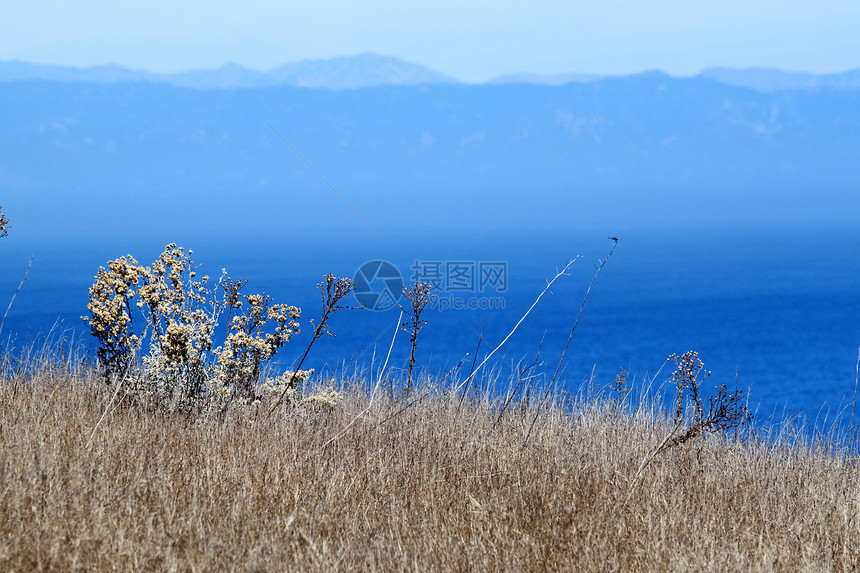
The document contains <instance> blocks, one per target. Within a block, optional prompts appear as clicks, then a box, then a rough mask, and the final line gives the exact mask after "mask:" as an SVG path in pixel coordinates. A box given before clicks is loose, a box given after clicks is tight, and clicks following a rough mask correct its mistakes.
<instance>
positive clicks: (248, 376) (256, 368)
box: [82, 243, 312, 409]
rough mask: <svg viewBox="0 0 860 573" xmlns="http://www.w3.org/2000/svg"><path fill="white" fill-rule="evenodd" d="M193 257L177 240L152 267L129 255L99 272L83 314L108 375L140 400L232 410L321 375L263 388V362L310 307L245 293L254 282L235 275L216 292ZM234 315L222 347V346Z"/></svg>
mask: <svg viewBox="0 0 860 573" xmlns="http://www.w3.org/2000/svg"><path fill="white" fill-rule="evenodd" d="M191 254H192V252H191V251H188V252H187V253H186V251H185V250H184V249H183V248H182V247H177V246H176V244H174V243H172V244H169V245H167V246H166V247H165V249H164V252H163V253H161V255H160V256H159V258H158V259H157V260H156V261H155V262H153V263H152V265H150V266H147V267H144V266H142V265H140V264H139V263H138V262H137V261H136V260H135V259H134V257H132V256H131V255H127V256H124V257H120V258H118V259H115V260H113V261H110V262H108V265H107V268H99V271H98V273H97V275H96V277H95V279H96V280H95V283H94V284H93V285H92V286H91V287H90V289H89V292H90V301H89V304H88V305H87V308H88V309H89V312H90V314H89V316H84V317H82V318H83V319H84V321H86V322H87V323H88V324H89V326H90V332H91V333H92V335H93V336H95V337H96V339H97V340H98V341H99V348H98V351H97V356H98V359H99V362H100V363H101V365H102V367H103V368H104V372H105V376H106V379H107V380H108V381H109V382H113V381H117V380H118V381H121V382H122V381H125V380H128V385H127V389H128V391H129V394H130V395H131V397H132V398H133V399H137V400H139V401H143V402H146V403H152V404H154V405H157V406H160V407H167V408H169V409H176V408H180V409H189V408H199V407H206V408H218V409H224V408H226V407H228V406H229V405H231V404H232V403H235V402H237V401H239V402H242V403H251V402H254V401H256V400H259V399H261V398H264V397H265V396H266V395H267V394H270V393H274V392H278V391H280V388H282V387H283V384H282V383H279V380H288V379H297V380H300V381H304V380H306V379H307V378H308V377H309V376H310V374H311V373H312V371H299V372H295V373H293V372H290V373H288V374H289V378H283V376H282V377H280V378H278V379H274V380H270V381H267V383H266V384H262V385H261V384H259V383H258V382H259V380H260V376H261V371H262V366H263V365H264V363H265V362H266V361H268V360H270V359H271V358H272V357H273V356H275V354H277V352H278V350H279V349H280V348H281V347H282V346H284V344H286V343H287V342H288V341H289V340H290V338H291V337H292V335H293V334H295V333H297V332H298V327H299V324H298V322H297V321H298V319H299V317H300V312H301V311H300V310H299V309H298V308H296V307H294V306H287V305H285V304H273V301H272V299H271V297H269V296H268V295H266V294H251V295H245V294H243V293H242V289H243V288H244V286H245V284H246V283H247V281H240V280H231V279H230V277H228V276H227V273H226V270H222V274H221V278H220V279H219V280H218V282H217V284H216V285H214V286H211V281H210V279H209V277H208V276H204V277H201V278H199V279H198V277H197V274H196V272H195V271H194V263H193V261H192V260H191ZM225 315H226V318H225V320H224V328H223V343H222V344H221V345H219V346H214V342H213V339H214V338H215V336H216V328H217V327H218V326H219V320H220V318H221V317H222V316H225ZM135 317H138V323H140V322H141V319H142V324H140V326H141V327H142V328H141V327H138V324H137V323H136V322H135ZM219 332H220V331H219ZM138 358H139V359H138Z"/></svg>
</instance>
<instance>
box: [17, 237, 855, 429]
mask: <svg viewBox="0 0 860 573" xmlns="http://www.w3.org/2000/svg"><path fill="white" fill-rule="evenodd" d="M608 237H609V233H608V232H601V231H599V230H588V231H580V230H575V229H571V230H566V231H565V230H562V231H553V232H549V231H547V232H546V233H544V234H540V233H535V232H530V233H528V234H523V235H518V234H517V233H515V232H505V233H504V234H490V235H489V236H486V237H481V238H479V239H477V240H476V239H475V237H474V236H470V235H469V234H468V233H462V234H461V235H458V234H457V233H456V232H450V233H447V234H445V235H442V236H428V235H425V236H400V237H382V238H380V237H378V236H374V235H373V234H372V233H367V234H366V235H365V236H338V235H336V234H332V233H329V234H327V235H326V236H324V237H315V238H313V239H312V240H311V239H303V238H302V237H301V236H299V237H267V238H266V237H249V236H238V237H237V236H223V235H219V236H218V237H212V236H208V237H207V236H198V237H187V238H185V239H184V240H183V241H182V242H181V243H180V244H182V245H183V246H185V247H187V248H191V249H192V250H193V251H194V255H193V258H194V260H195V262H196V263H198V264H199V265H200V268H199V272H201V274H202V273H209V274H210V275H213V276H217V275H218V274H220V272H221V269H222V268H226V269H227V270H228V272H229V274H230V275H231V276H233V277H241V278H244V279H248V281H249V283H248V286H247V287H246V291H247V292H248V293H254V292H263V291H265V292H266V293H268V294H270V295H271V296H272V297H274V299H275V301H276V302H284V303H288V304H293V305H296V306H299V307H300V308H301V309H302V318H301V321H300V323H301V326H302V329H301V333H300V334H299V335H297V336H295V337H294V338H293V339H292V340H291V341H290V342H289V344H287V345H286V346H285V347H284V348H283V349H282V350H281V352H280V354H279V355H278V359H277V361H278V364H277V365H276V367H277V368H287V367H289V366H290V365H295V362H296V360H297V359H298V357H299V356H301V354H302V352H303V351H304V349H305V347H306V346H307V342H308V340H309V339H310V335H311V333H312V331H313V326H312V324H311V320H312V319H313V320H315V321H316V320H318V319H319V315H320V313H321V301H320V295H319V292H318V291H317V290H316V287H315V285H316V283H318V282H320V280H321V279H322V277H323V276H324V275H325V274H327V273H333V274H335V275H337V276H344V277H349V278H354V279H356V280H357V282H358V283H359V291H360V292H358V293H357V294H356V296H352V297H350V298H349V300H348V301H347V303H348V304H350V305H352V306H355V307H358V306H361V305H365V306H366V307H373V306H376V309H370V308H365V309H346V310H343V311H341V312H340V313H338V314H337V315H335V316H334V317H333V318H332V320H331V322H330V329H331V331H332V332H333V333H334V335H333V336H324V337H323V338H322V339H321V340H320V341H318V343H317V344H316V345H315V346H314V347H313V349H312V351H311V353H310V355H309V356H308V359H307V361H306V363H305V365H304V366H303V367H304V368H307V367H312V368H315V369H316V372H317V376H318V377H320V378H322V379H327V378H330V377H332V376H339V375H346V374H350V373H352V372H355V370H356V368H358V369H359V370H362V371H364V372H372V373H373V375H374V376H376V375H377V374H378V373H379V370H380V368H381V366H382V364H383V362H384V361H385V358H386V356H387V355H388V351H389V347H391V345H392V339H394V342H393V348H392V351H391V355H390V358H389V360H388V367H389V369H391V370H392V372H394V373H395V374H396V373H397V371H398V370H401V371H402V369H404V368H405V367H406V365H407V363H408V357H409V349H410V344H409V335H408V334H407V333H405V332H402V331H401V332H397V333H396V331H397V326H398V324H399V320H400V310H399V305H405V304H406V301H405V299H397V297H396V296H394V293H395V291H396V290H397V287H398V286H399V284H400V283H398V282H397V281H398V280H399V281H401V283H403V284H406V283H411V282H414V281H416V280H420V281H426V282H431V283H433V284H434V286H435V287H436V288H435V289H434V292H435V293H436V296H437V298H436V300H435V301H434V303H432V305H431V307H428V309H427V310H426V311H425V313H424V318H425V319H426V320H427V324H426V326H425V328H424V329H423V330H422V331H421V333H420V339H419V343H418V354H417V364H416V367H417V368H419V369H420V370H421V371H422V372H423V373H427V374H430V375H434V376H436V377H438V376H441V375H444V373H447V372H449V371H450V370H452V369H454V368H456V367H457V365H460V369H459V370H456V371H455V372H454V373H453V374H451V377H452V379H455V378H457V376H460V378H462V377H463V376H464V375H465V374H467V373H468V371H469V369H470V368H471V367H472V364H474V363H478V364H480V363H481V362H483V360H484V359H485V358H486V357H487V355H488V354H489V353H490V352H491V351H492V350H493V349H495V348H496V347H497V346H499V345H500V344H501V343H502V341H503V340H504V339H505V337H507V336H508V335H509V334H510V333H511V332H512V330H514V327H515V325H517V323H518V321H520V320H521V319H523V316H524V315H526V313H527V311H528V310H529V308H530V307H531V306H532V305H533V303H535V300H536V299H537V298H538V296H539V295H541V293H542V292H544V290H545V289H546V287H547V284H548V281H550V280H552V279H553V277H555V276H556V274H557V272H558V271H559V270H561V269H562V268H563V267H564V266H565V264H566V263H567V262H568V261H570V260H573V259H575V260H574V263H573V264H572V266H570V268H569V269H568V272H567V273H566V274H565V275H564V276H561V277H559V278H558V279H557V280H556V281H555V282H554V283H553V284H552V286H551V287H550V288H549V289H548V290H546V292H545V293H544V294H543V296H541V298H540V300H539V301H538V302H537V304H535V305H534V307H533V309H532V310H531V311H530V312H529V313H528V315H527V316H525V318H524V319H523V320H522V322H521V323H520V324H519V326H518V327H517V328H516V330H515V332H514V333H513V334H512V335H511V336H510V337H509V339H508V340H507V342H506V343H505V344H504V345H502V346H501V347H499V348H498V350H497V352H496V353H495V354H494V355H493V356H492V357H491V358H490V360H489V361H488V362H487V364H486V365H485V367H484V368H485V369H487V370H488V371H493V372H495V373H497V375H498V376H497V379H498V382H497V383H498V384H499V386H500V387H507V381H508V380H509V377H510V375H511V373H512V372H515V371H517V369H522V368H523V367H525V366H527V365H530V364H532V363H536V367H535V370H534V371H533V372H536V373H538V374H539V375H541V376H543V378H541V376H538V378H535V379H534V380H535V382H534V383H535V384H539V383H540V380H546V379H548V378H550V377H551V376H552V374H553V372H554V370H555V368H556V366H557V365H558V362H559V358H560V356H561V352H562V350H563V348H564V346H565V343H566V341H567V339H568V336H569V335H570V332H571V329H572V327H573V325H574V322H575V321H576V318H577V315H578V313H579V311H580V307H581V306H582V303H583V299H584V297H585V295H586V290H587V288H588V285H589V283H590V282H591V281H592V279H594V277H595V272H596V270H597V267H598V265H599V264H600V262H601V261H602V260H604V259H605V258H606V257H607V255H608V254H609V253H610V249H611V248H612V246H613V244H614V241H613V240H610V239H609V238H608ZM10 239H11V237H10ZM168 239H169V240H174V239H170V238H168ZM618 239H619V241H618V245H617V247H616V248H615V251H614V252H613V253H612V256H611V257H610V259H609V260H608V261H606V264H605V265H604V266H603V268H602V269H601V270H600V273H599V274H598V275H597V278H596V280H594V284H593V286H592V289H591V291H590V293H589V294H588V297H587V300H586V301H585V305H584V307H583V310H582V316H581V319H580V321H579V323H578V325H577V326H576V329H575V331H574V333H573V337H572V339H571V343H570V347H569V349H568V351H567V354H566V357H565V361H564V364H563V371H562V375H561V378H560V380H562V382H563V384H564V387H565V389H566V390H568V391H570V392H578V391H579V390H580V389H581V388H583V387H584V386H587V387H589V388H591V389H592V390H593V389H595V388H596V389H598V390H599V389H601V388H608V387H609V386H610V384H611V383H612V381H613V380H614V379H615V377H616V375H617V374H618V372H619V370H621V369H624V370H625V371H626V372H627V373H628V376H629V379H630V380H631V381H632V384H633V385H634V387H636V388H638V389H640V390H643V389H644V388H646V387H647V388H649V389H650V391H664V392H669V391H670V390H671V388H670V387H669V384H670V379H671V372H672V370H673V369H674V368H673V366H672V365H671V364H670V363H668V362H667V359H668V357H669V356H670V355H671V354H673V353H675V354H679V355H680V354H682V353H684V352H686V351H688V350H695V351H697V352H698V353H699V357H700V359H701V360H702V361H703V362H704V365H705V368H706V369H707V370H710V371H711V372H712V374H711V376H710V378H709V379H708V380H707V381H706V382H705V386H706V387H713V386H714V385H717V384H726V385H727V386H728V387H729V388H738V389H740V390H743V391H744V392H745V393H747V396H748V401H749V406H750V408H751V410H753V411H754V412H755V413H756V417H757V418H758V419H759V420H774V421H778V420H783V419H785V417H786V416H795V415H802V416H805V417H806V418H807V419H808V420H809V421H811V422H817V423H819V424H822V423H823V424H827V423H829V422H830V421H832V420H834V418H835V417H836V416H838V415H841V416H842V417H843V419H844V418H846V417H850V415H851V408H852V401H853V396H854V391H855V386H856V366H857V360H858V347H860V264H858V262H860V232H858V230H857V229H856V228H853V227H843V228H833V227H829V228H825V227H823V226H804V225H802V224H797V225H794V226H780V227H776V226H774V227H759V228H744V227H738V228H733V229H727V228H715V229H711V230H704V229H702V228H690V227H688V228H686V229H679V230H677V231H673V230H669V229H665V228H663V229H653V230H649V229H641V230H630V231H628V232H627V233H626V234H624V235H622V236H619V237H618ZM165 242H167V241H165V240H164V239H162V240H161V241H157V240H155V239H147V240H140V239H136V240H122V239H118V238H117V239H113V238H108V239H101V240H95V239H93V238H89V239H88V238H77V239H69V240H68V241H59V240H46V241H43V242H38V241H36V242H29V243H28V244H24V243H22V242H13V241H11V240H8V241H7V242H6V243H5V244H2V243H0V247H2V248H3V250H2V251H0V300H2V306H3V309H4V310H5V307H6V305H7V304H8V301H9V300H10V299H11V297H12V295H13V293H14V292H15V290H16V288H17V287H18V284H19V282H20V281H21V278H22V277H23V275H24V271H25V270H26V268H27V264H28V261H29V259H30V257H31V256H32V257H33V264H32V269H31V271H30V273H29V275H28V277H27V280H26V281H25V282H24V284H23V286H22V287H21V289H20V292H18V294H17V296H16V298H15V300H14V304H13V305H12V307H11V310H10V311H9V315H8V317H7V319H6V323H5V325H4V329H3V332H2V335H0V337H2V345H4V346H5V347H7V348H10V349H12V350H13V351H15V350H16V349H22V348H27V347H28V346H30V345H32V344H37V345H38V344H40V343H41V342H43V341H44V340H45V336H46V335H47V334H48V333H50V336H51V337H52V339H53V340H58V339H63V340H65V341H67V343H71V344H80V345H82V346H83V347H85V348H87V349H89V350H90V351H92V349H93V342H94V340H93V339H92V338H91V337H90V336H89V334H88V332H87V329H86V326H85V325H84V323H83V322H82V321H81V319H80V317H81V315H84V314H86V305H87V296H88V295H87V289H88V287H89V286H90V284H92V281H93V276H94V274H95V272H96V271H97V269H98V268H99V266H100V265H104V264H105V263H106V261H107V260H109V259H112V258H116V257H118V256H121V255H123V254H127V253H130V254H133V255H134V256H135V257H136V258H137V259H138V260H139V261H140V262H141V263H144V264H146V263H149V262H151V261H153V260H154V259H155V258H156V257H157V256H158V254H159V253H160V251H161V249H162V248H163V246H164V243H165ZM577 257H578V258H577ZM395 333H396V337H395ZM69 341H70V342H69ZM488 378H489V377H488ZM858 415H860V412H858Z"/></svg>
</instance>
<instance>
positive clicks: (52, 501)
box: [0, 356, 860, 571]
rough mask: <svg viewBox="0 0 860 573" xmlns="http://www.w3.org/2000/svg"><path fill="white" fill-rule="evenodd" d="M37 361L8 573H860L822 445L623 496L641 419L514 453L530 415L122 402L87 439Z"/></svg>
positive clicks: (2, 421)
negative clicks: (172, 408)
mask: <svg viewBox="0 0 860 573" xmlns="http://www.w3.org/2000/svg"><path fill="white" fill-rule="evenodd" d="M30 361H31V362H30V364H29V365H28V364H26V363H24V365H23V366H22V365H21V364H12V363H10V362H8V361H7V363H6V364H5V366H4V367H3V368H0V372H5V374H4V375H3V378H4V379H2V380H0V570H2V571H31V570H39V571H49V570H50V571H281V570H288V571H296V570H302V571H323V570H325V571H347V570H386V571H387V570H414V571H430V570H445V571H448V570H459V571H464V570H489V571H496V570H588V571H619V570H622V571H641V570H659V571H669V570H671V571H684V570H696V571H732V570H757V571H759V570H765V571H767V570H776V571H798V570H815V571H820V570H837V571H838V570H842V571H850V570H857V569H859V568H860V522H858V512H860V470H858V467H857V463H856V461H857V460H856V459H855V458H852V457H850V455H849V454H848V453H846V452H842V451H840V450H839V449H838V448H836V447H835V446H833V445H832V444H831V445H830V446H828V443H827V442H818V445H811V444H810V443H808V442H807V443H798V442H790V441H789V440H787V439H771V440H766V439H764V438H755V437H752V438H748V439H745V440H743V441H741V440H733V439H730V438H725V437H719V436H716V437H714V436H712V437H709V438H707V439H697V440H692V441H690V442H687V443H685V444H682V445H680V446H678V447H674V448H671V449H669V450H667V451H665V452H662V453H661V454H660V455H658V456H656V457H654V459H653V461H651V463H649V464H648V465H647V466H646V467H645V468H644V469H643V470H642V473H641V477H640V478H639V479H637V480H634V477H635V476H636V474H637V470H638V468H639V467H640V464H641V462H642V460H643V459H645V458H646V457H647V456H648V455H649V453H650V452H652V451H653V450H654V448H656V447H657V446H658V445H659V443H660V442H661V440H662V439H663V438H664V437H665V434H666V432H667V431H668V430H669V429H670V421H669V419H668V417H667V416H665V415H663V414H660V413H659V412H656V411H655V410H654V409H649V408H639V409H636V410H635V411H634V410H630V409H625V410H619V409H618V408H616V407H614V405H613V404H612V403H611V402H610V401H600V400H591V401H587V402H575V401H570V402H567V403H561V402H559V401H556V403H555V404H554V405H552V406H550V407H548V408H545V409H544V410H543V411H542V412H541V413H540V414H539V415H538V417H537V421H536V423H535V425H534V428H533V429H532V430H531V434H530V436H529V439H528V440H527V441H525V442H524V438H525V436H526V435H527V433H528V431H529V426H530V424H531V421H532V417H533V416H534V414H535V412H534V408H533V407H532V406H526V405H524V404H523V403H516V402H515V403H513V404H511V405H509V406H508V407H507V408H506V409H505V411H504V415H503V416H502V417H501V419H499V416H498V413H499V404H498V403H497V402H492V401H491V400H490V399H488V398H476V399H474V400H466V401H464V402H463V403H462V406H460V402H459V400H458V399H453V398H452V397H451V396H450V395H446V394H444V393H435V394H430V395H427V396H426V397H424V398H423V399H421V400H417V401H415V398H416V397H417V396H418V394H417V392H418V391H419V390H417V389H414V392H413V397H412V400H413V401H412V402H411V403H412V404H413V405H412V406H411V407H407V408H405V409H404V407H405V406H407V403H405V402H403V401H402V399H397V398H394V397H392V396H390V395H387V396H379V397H377V399H375V400H374V401H373V402H372V403H370V401H369V398H368V394H367V392H366V391H364V390H360V389H355V390H349V389H347V390H346V392H345V400H344V401H343V402H341V403H340V404H339V405H338V406H337V407H335V408H333V409H329V408H324V407H323V408H313V407H311V406H307V407H303V408H297V409H293V410H291V411H287V410H284V411H280V410H279V411H278V412H277V413H276V414H275V415H273V416H271V417H266V416H265V415H259V416H257V415H255V414H254V413H253V411H252V410H248V411H236V412H232V413H228V414H226V415H221V416H216V415H206V416H197V417H191V416H189V415H187V414H181V413H174V414H165V413H156V412H147V411H145V410H142V409H140V408H130V407H127V406H126V405H125V404H124V403H120V405H119V406H117V407H113V406H112V407H111V409H110V410H109V413H108V415H107V416H106V417H105V420H104V421H103V423H102V424H101V425H100V426H99V427H98V430H97V431H96V432H95V433H94V434H93V429H94V428H95V427H96V425H97V422H98V420H99V419H100V418H101V416H102V414H103V412H104V411H105V408H106V407H107V406H108V404H109V402H110V400H111V396H112V392H111V389H110V388H107V387H105V386H104V385H103V383H102V382H101V381H100V378H99V377H98V375H97V374H96V373H94V372H93V371H90V370H88V367H87V366H86V365H82V364H81V363H80V362H78V361H76V360H74V359H69V358H67V357H66V358H64V357H61V356H41V357H39V356H34V357H31V358H30ZM32 361H38V363H37V364H33V363H32ZM425 387H426V386H425ZM419 388H420V387H419ZM497 420H498V423H497ZM91 437H92V441H91V442H90V438H91ZM88 442H89V447H88V446H87V444H88Z"/></svg>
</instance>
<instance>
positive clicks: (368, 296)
mask: <svg viewBox="0 0 860 573" xmlns="http://www.w3.org/2000/svg"><path fill="white" fill-rule="evenodd" d="M353 281H355V291H353V292H354V294H355V300H357V301H358V303H359V304H361V305H364V307H365V308H367V309H369V310H374V311H381V310H388V309H389V308H391V307H392V306H394V305H396V304H397V301H398V300H400V295H401V294H402V292H403V277H402V276H401V275H400V271H398V270H397V267H395V266H394V265H392V264H391V263H389V262H388V261H368V262H366V263H364V264H363V265H361V266H360V267H358V270H357V271H355V278H353Z"/></svg>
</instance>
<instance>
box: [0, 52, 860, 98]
mask: <svg viewBox="0 0 860 573" xmlns="http://www.w3.org/2000/svg"><path fill="white" fill-rule="evenodd" d="M634 75H636V74H634ZM607 77H608V76H601V75H595V74H554V75H548V74H529V73H522V74H511V75H505V76H500V77H498V78H495V79H493V80H491V81H489V82H487V83H488V84H494V85H504V84H534V85H545V86H560V85H564V84H569V83H589V82H594V81H596V80H600V79H604V78H607ZM696 77H699V78H705V79H709V80H712V81H715V82H718V83H721V84H725V85H729V86H734V87H742V88H748V89H752V90H755V91H758V92H763V93H771V92H776V91H784V90H796V89H804V90H808V89H821V88H831V89H840V90H855V89H860V69H857V70H852V71H847V72H843V73H838V74H812V73H802V72H785V71H782V70H778V69H773V68H749V69H730V68H710V69H707V70H705V71H703V72H701V73H700V74H698V76H696ZM21 80H47V81H62V82H92V83H117V82H152V83H164V84H171V85H175V86H179V87H186V88H194V89H234V88H235V89H249V88H264V87H272V86H295V87H309V88H330V89H355V88H366V87H375V86H411V85H421V84H455V83H459V82H458V81H457V80H456V79H454V78H452V77H450V76H446V75H444V74H441V73H438V72H435V71H433V70H430V69H428V68H426V67H424V66H421V65H418V64H413V63H409V62H405V61H403V60H400V59H397V58H392V57H388V56H379V55H376V54H361V55H357V56H345V57H340V58H333V59H329V60H304V61H301V62H297V63H292V64H287V65H284V66H281V67H279V68H276V69H274V70H271V71H268V72H260V71H256V70H251V69H248V68H245V67H242V66H240V65H238V64H226V65H224V66H222V67H220V68H218V69H214V70H196V71H190V72H182V73H175V74H156V73H151V72H146V71H142V70H130V69H128V68H123V67H121V66H116V65H106V66H95V67H89V68H75V67H68V66H50V65H39V64H30V63H26V62H19V61H6V62H3V61H0V82H4V81H5V82H9V81H21Z"/></svg>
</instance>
